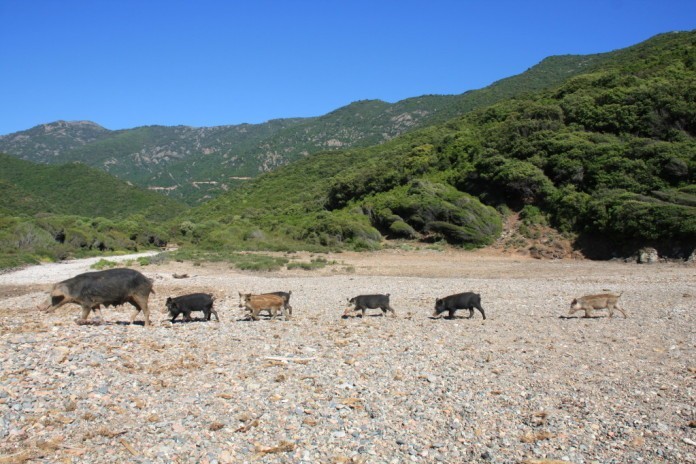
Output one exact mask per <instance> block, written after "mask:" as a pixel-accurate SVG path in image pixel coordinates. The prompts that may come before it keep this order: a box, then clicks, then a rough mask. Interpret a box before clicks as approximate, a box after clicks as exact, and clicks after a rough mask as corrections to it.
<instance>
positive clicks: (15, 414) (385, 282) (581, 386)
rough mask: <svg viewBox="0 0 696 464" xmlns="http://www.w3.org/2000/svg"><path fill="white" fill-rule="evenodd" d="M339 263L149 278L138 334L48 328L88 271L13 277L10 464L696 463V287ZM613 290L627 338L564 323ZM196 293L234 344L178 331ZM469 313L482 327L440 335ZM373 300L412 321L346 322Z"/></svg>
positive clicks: (617, 271) (676, 273)
mask: <svg viewBox="0 0 696 464" xmlns="http://www.w3.org/2000/svg"><path fill="white" fill-rule="evenodd" d="M289 256H291V257H292V258H293V259H295V260H301V261H309V260H310V259H311V258H312V256H311V255H307V254H292V255H289ZM322 257H323V258H325V259H326V260H327V261H328V262H329V265H327V266H326V267H324V268H322V269H318V270H314V271H305V270H300V269H298V270H292V271H290V270H287V269H286V270H282V271H278V272H272V273H244V272H239V271H236V270H234V269H230V268H229V266H228V265H224V264H204V265H201V266H194V265H193V264H191V263H179V262H169V263H166V264H162V265H149V266H144V267H140V266H138V267H136V268H137V269H138V270H140V271H141V272H143V273H144V274H145V275H147V276H148V277H151V278H153V279H154V280H155V291H156V293H155V294H154V295H152V296H151V297H150V306H151V308H152V314H153V315H152V319H153V321H154V324H153V327H149V328H145V327H143V325H142V322H140V323H139V324H135V325H133V326H130V325H128V324H127V321H128V320H129V314H130V311H131V307H130V306H126V307H117V308H107V309H104V310H103V313H104V315H105V319H106V320H105V321H104V322H103V323H100V324H96V323H95V324H89V325H78V324H76V323H75V319H76V318H77V316H78V315H79V313H80V310H79V308H78V307H77V306H73V305H68V306H65V307H63V308H61V309H59V310H57V311H55V312H53V313H44V312H41V311H39V310H38V309H37V307H38V306H39V305H40V304H42V303H43V302H44V301H45V299H46V297H47V291H48V289H49V288H50V286H51V285H52V284H53V283H55V282H58V281H60V280H64V279H66V278H69V277H72V276H74V275H76V274H78V273H81V272H86V271H88V270H89V263H88V262H73V263H67V264H57V265H44V266H37V267H32V268H27V269H24V270H21V271H17V272H13V273H7V274H3V275H0V295H2V298H0V365H1V366H2V369H1V370H0V463H6V462H95V463H102V462H103V463H113V462H143V463H145V462H181V463H188V462H191V463H193V462H199V463H215V462H217V463H242V462H293V463H294V462H306V463H349V462H365V463H403V462H451V463H454V462H495V463H511V462H527V463H535V462H536V463H544V462H545V463H553V462H573V463H578V464H580V463H594V462H598V463H606V462H616V463H633V462H646V463H677V462H679V463H681V462H686V463H689V462H691V463H693V462H696V428H694V427H696V401H695V397H696V326H695V325H694V309H695V308H696V285H695V284H696V267H694V266H693V265H688V264H679V263H660V264H654V265H638V264H633V263H630V264H629V263H623V262H592V261H587V260H537V259H531V258H529V257H528V256H523V255H516V254H512V255H510V254H507V255H506V254H501V253H500V252H497V251H495V250H484V251H477V252H465V251H460V250H445V251H434V250H425V249H424V250H416V251H409V252H406V251H402V250H396V249H393V250H386V251H381V252H376V253H337V254H331V255H322ZM174 274H178V275H182V274H188V277H187V278H183V279H177V278H174ZM277 290H283V291H287V290H292V298H291V304H292V307H293V317H292V319H291V320H288V321H285V320H273V321H272V320H270V319H263V320H261V321H257V322H250V321H247V320H246V318H245V313H244V311H243V310H242V309H240V308H239V307H238V292H239V291H251V292H255V293H263V292H270V291H277ZM606 290H609V291H614V292H623V295H622V297H621V300H620V301H621V304H622V306H623V307H624V308H625V309H626V311H627V313H628V318H626V319H624V318H622V317H614V318H609V317H607V313H606V311H601V310H600V311H597V312H596V317H593V318H589V319H588V318H582V317H580V316H581V313H577V316H578V317H575V316H573V317H568V316H567V313H568V309H569V304H570V301H571V300H572V299H573V298H574V297H578V296H582V295H585V294H591V293H600V292H604V291H606ZM199 291H204V292H210V293H213V294H214V295H215V296H216V309H217V311H218V313H219V314H220V317H221V319H222V321H221V322H220V323H216V322H205V321H194V322H190V323H183V322H178V321H177V322H175V323H173V324H172V323H170V322H169V321H168V320H167V318H166V315H165V314H163V313H162V312H161V310H162V309H163V308H164V302H165V300H166V298H167V297H168V296H177V295H181V294H184V293H192V292H199ZM463 291H475V292H477V293H480V294H481V301H482V305H483V307H484V308H485V310H486V315H487V319H486V320H485V321H484V320H483V319H482V318H481V315H480V314H478V313H476V314H475V315H474V317H473V318H472V319H466V318H465V317H464V316H468V311H460V312H459V313H458V316H459V317H458V318H456V319H454V320H448V319H444V318H440V319H435V318H432V317H431V316H432V312H433V306H434V302H435V298H436V297H442V296H445V295H449V294H453V293H459V292H463ZM364 293H389V294H390V295H391V305H392V306H393V307H394V308H395V309H396V313H397V317H396V318H392V317H383V316H381V311H379V310H368V315H367V317H365V318H364V320H363V319H361V318H359V317H349V318H345V319H343V318H341V314H342V313H343V310H344V309H345V308H346V305H347V303H346V299H347V298H350V297H352V296H355V295H358V294H364ZM195 315H196V313H194V316H195ZM139 320H140V321H142V317H140V318H139Z"/></svg>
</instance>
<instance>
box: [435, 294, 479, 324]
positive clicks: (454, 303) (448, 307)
mask: <svg viewBox="0 0 696 464" xmlns="http://www.w3.org/2000/svg"><path fill="white" fill-rule="evenodd" d="M474 308H476V309H478V310H479V311H480V312H481V315H482V316H483V318H484V319H485V318H486V313H484V312H483V308H482V307H481V295H479V294H478V293H472V292H465V293H457V294H456V295H450V296H446V297H444V298H437V299H436V300H435V313H434V314H433V316H434V317H438V316H440V314H442V313H444V312H445V311H447V312H449V317H450V318H454V313H455V312H456V311H457V310H458V309H468V310H469V319H471V318H472V317H474Z"/></svg>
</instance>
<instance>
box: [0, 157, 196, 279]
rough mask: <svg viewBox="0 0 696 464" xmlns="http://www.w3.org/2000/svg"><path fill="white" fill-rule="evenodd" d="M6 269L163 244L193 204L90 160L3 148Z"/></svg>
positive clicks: (0, 229) (0, 246) (0, 209)
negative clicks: (43, 161) (60, 161)
mask: <svg viewBox="0 0 696 464" xmlns="http://www.w3.org/2000/svg"><path fill="white" fill-rule="evenodd" d="M0 195H2V204H1V205H0V214H2V216H1V217H0V250H2V252H3V253H2V257H1V258H0V268H1V267H9V266H16V265H19V264H23V263H27V262H37V261H39V260H41V259H63V258H66V257H68V256H76V255H85V254H94V253H100V252H103V251H107V250H108V251H117V250H122V251H123V250H137V249H139V248H143V247H151V246H161V245H164V244H165V243H166V241H167V240H168V238H169V230H168V229H167V228H166V227H164V226H163V225H162V223H164V222H165V221H166V220H167V219H169V218H171V217H173V216H176V215H177V214H180V213H182V212H183V211H184V210H185V209H186V207H185V206H183V205H181V204H179V203H177V202H176V201H174V200H171V199H168V198H165V197H162V196H161V195H158V194H156V193H152V192H147V191H144V190H141V189H139V188H137V187H133V186H131V185H128V184H126V183H125V182H123V181H120V180H118V179H116V178H114V177H112V176H109V175H108V174H105V173H103V172H101V171H97V170H95V169H92V168H88V167H87V166H84V165H82V164H65V165H56V166H53V165H38V164H34V163H30V162H28V161H23V160H19V159H16V158H13V157H10V156H7V155H2V154H0Z"/></svg>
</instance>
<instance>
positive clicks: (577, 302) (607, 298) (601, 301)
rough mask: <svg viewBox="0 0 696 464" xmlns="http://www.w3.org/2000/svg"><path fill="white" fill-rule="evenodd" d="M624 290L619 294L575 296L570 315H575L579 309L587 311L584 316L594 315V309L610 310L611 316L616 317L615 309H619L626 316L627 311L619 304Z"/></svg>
mask: <svg viewBox="0 0 696 464" xmlns="http://www.w3.org/2000/svg"><path fill="white" fill-rule="evenodd" d="M621 295H623V292H621V293H619V294H618V295H617V294H615V293H602V294H599V295H585V296H582V297H580V298H575V299H573V301H572V302H571V303H570V312H569V313H568V315H573V314H575V313H576V312H577V311H585V316H584V317H592V310H593V309H605V308H606V309H607V310H609V317H614V310H615V309H618V310H619V311H621V314H623V317H624V318H625V317H626V311H624V310H623V309H622V308H621V307H620V306H619V298H620V297H621Z"/></svg>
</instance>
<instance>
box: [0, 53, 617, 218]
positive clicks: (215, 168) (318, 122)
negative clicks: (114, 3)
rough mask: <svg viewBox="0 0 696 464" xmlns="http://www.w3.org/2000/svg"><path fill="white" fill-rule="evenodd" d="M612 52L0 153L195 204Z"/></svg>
mask: <svg viewBox="0 0 696 464" xmlns="http://www.w3.org/2000/svg"><path fill="white" fill-rule="evenodd" d="M608 55H611V54H598V55H586V56H571V55H566V56H557V57H550V58H547V59H545V60H543V61H542V62H541V63H539V64H537V65H535V66H533V67H532V68H530V69H528V70H527V71H525V72H524V73H522V74H519V75H517V76H512V77H508V78H506V79H502V80H500V81H497V82H495V83H493V84H491V85H490V86H488V87H486V88H483V89H479V90H472V91H468V92H466V93H463V94H460V95H423V96H419V97H413V98H408V99H405V100H402V101H398V102H396V103H387V102H384V101H381V100H362V101H357V102H354V103H351V104H349V105H346V106H344V107H342V108H338V109H336V110H335V111H332V112H330V113H328V114H326V115H323V116H320V117H316V118H290V119H275V120H271V121H267V122H265V123H261V124H239V125H230V126H218V127H199V128H196V127H187V126H175V127H165V126H144V127H137V128H134V129H126V130H118V131H110V130H107V129H105V128H103V127H101V126H99V125H97V124H94V123H89V122H85V121H81V122H66V121H58V122H55V123H50V124H42V125H40V126H37V127H34V128H31V129H29V130H26V131H21V132H17V133H14V134H9V135H4V136H0V152H5V153H8V154H10V155H13V156H16V157H19V158H22V159H26V160H29V161H34V162H41V163H55V164H64V163H67V162H73V161H78V162H81V163H84V164H86V165H88V166H92V167H96V168H98V169H101V170H103V171H105V172H108V173H109V174H111V175H114V176H116V177H118V178H120V179H123V180H127V181H129V182H132V183H134V184H135V185H139V186H141V187H145V188H155V189H157V191H159V192H160V193H162V194H165V195H168V196H170V197H172V198H176V199H179V200H182V201H185V202H187V203H189V204H192V205H194V204H199V203H201V202H203V201H206V200H208V199H210V198H212V197H215V196H217V195H219V194H221V193H224V192H225V191H227V190H229V189H232V188H235V187H236V186H238V185H240V184H242V183H244V182H246V181H247V179H248V178H253V177H256V176H258V175H259V174H261V173H264V172H268V171H271V170H273V169H275V168H277V167H279V166H282V165H285V164H288V163H291V162H294V161H295V160H297V159H299V158H302V157H305V156H307V155H310V154H313V153H317V152H320V151H326V150H341V149H346V148H355V147H366V146H371V145H377V144H380V143H384V142H385V141H387V140H390V139H393V138H394V137H397V136H399V135H402V134H405V133H407V132H410V131H413V130H416V129H419V128H423V127H427V126H430V125H432V124H436V123H442V122H444V121H447V120H449V119H451V118H453V117H456V116H460V115H463V114H465V113H467V112H468V111H471V110H472V109H474V108H479V107H482V106H486V105H490V104H492V103H495V102H498V101H500V100H503V99H506V98H511V97H514V96H516V95H521V94H524V93H527V92H532V91H538V90H540V89H544V88H549V87H552V86H555V85H558V84H559V83H561V82H563V81H564V80H565V79H567V78H568V77H570V76H573V75H577V74H578V73H581V72H584V71H586V70H588V69H594V68H596V67H597V66H599V65H600V64H601V63H602V62H603V61H604V60H605V59H606V57H607V56H608Z"/></svg>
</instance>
